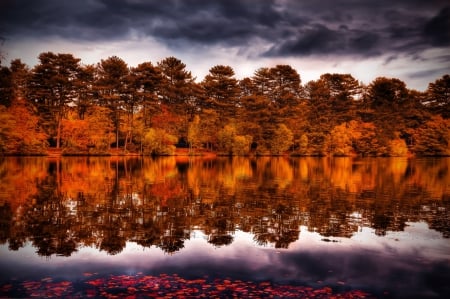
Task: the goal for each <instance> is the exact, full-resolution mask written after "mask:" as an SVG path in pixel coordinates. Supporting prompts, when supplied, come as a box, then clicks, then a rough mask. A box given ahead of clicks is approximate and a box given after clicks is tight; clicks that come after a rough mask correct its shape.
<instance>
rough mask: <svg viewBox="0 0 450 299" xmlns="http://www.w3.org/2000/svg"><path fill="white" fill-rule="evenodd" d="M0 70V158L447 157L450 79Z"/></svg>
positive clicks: (150, 68) (178, 65) (95, 68)
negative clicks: (411, 82) (410, 81)
mask: <svg viewBox="0 0 450 299" xmlns="http://www.w3.org/2000/svg"><path fill="white" fill-rule="evenodd" d="M38 58H39V63H38V64H37V65H36V66H34V67H33V68H31V69H30V68H29V66H27V65H26V64H24V63H23V62H22V61H21V60H20V59H15V60H12V61H11V63H10V66H9V67H8V66H2V65H1V64H0V155H47V154H49V153H53V154H55V153H56V154H62V155H127V154H135V155H174V154H180V153H184V154H190V155H202V154H205V153H214V154H218V155H286V154H287V155H299V156H363V157H364V156H448V155H450V119H449V117H450V75H448V74H447V75H444V76H443V77H441V78H437V79H436V81H435V82H431V83H429V85H428V88H427V90H425V91H423V92H421V91H417V90H411V89H408V88H407V86H406V84H405V83H404V82H403V81H401V80H399V79H397V78H386V77H378V78H375V79H374V80H373V81H372V82H371V83H370V84H368V85H365V84H363V83H361V82H359V81H358V80H357V79H356V78H354V77H353V76H352V75H350V74H330V73H327V74H323V75H321V76H320V78H319V79H317V80H313V81H309V82H306V83H302V81H301V77H300V75H299V73H298V72H297V71H296V70H295V69H294V68H292V67H291V66H290V65H276V66H271V67H261V68H259V69H257V70H255V71H254V74H253V76H252V77H247V78H243V79H237V78H236V77H235V73H234V70H233V68H232V67H230V66H226V65H216V66H213V67H211V69H210V70H209V73H208V74H207V75H206V76H205V77H204V78H203V80H201V81H200V80H197V78H195V77H194V76H193V75H192V73H191V72H190V71H189V70H187V69H186V65H185V64H184V63H183V62H182V61H181V60H179V59H178V58H176V57H167V58H165V59H163V60H161V61H159V62H157V63H156V64H154V63H152V62H143V63H141V64H139V65H137V66H136V67H130V66H129V65H128V64H127V63H126V62H125V61H124V60H123V59H121V58H119V57H117V56H111V57H108V58H107V59H102V60H101V61H100V62H99V63H97V64H93V65H92V64H91V65H85V64H82V63H81V59H79V58H76V57H74V56H73V54H67V53H62V54H61V53H58V54H56V53H53V52H44V53H41V54H40V55H39V57H38Z"/></svg>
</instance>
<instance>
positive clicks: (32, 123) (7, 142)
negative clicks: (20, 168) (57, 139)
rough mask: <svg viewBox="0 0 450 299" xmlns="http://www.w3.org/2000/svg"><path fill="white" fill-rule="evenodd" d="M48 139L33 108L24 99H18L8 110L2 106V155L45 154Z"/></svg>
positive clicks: (0, 126)
mask: <svg viewBox="0 0 450 299" xmlns="http://www.w3.org/2000/svg"><path fill="white" fill-rule="evenodd" d="M47 137H48V136H47V134H45V133H44V131H43V130H42V129H41V127H40V125H39V117H38V116H37V115H36V114H35V111H34V109H33V106H31V105H30V104H29V103H27V102H26V101H25V100H24V99H22V98H18V99H16V100H15V101H14V102H13V103H12V105H11V106H10V107H8V108H7V107H5V106H3V105H0V153H5V154H20V155H23V154H43V153H44V152H45V149H46V148H47Z"/></svg>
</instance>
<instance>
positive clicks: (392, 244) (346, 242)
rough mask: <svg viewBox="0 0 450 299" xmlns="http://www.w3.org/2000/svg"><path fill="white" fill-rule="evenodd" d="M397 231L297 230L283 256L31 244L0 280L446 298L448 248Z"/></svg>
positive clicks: (6, 260) (12, 257)
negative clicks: (204, 281)
mask: <svg viewBox="0 0 450 299" xmlns="http://www.w3.org/2000/svg"><path fill="white" fill-rule="evenodd" d="M408 224H409V225H408V226H407V227H406V228H405V231H403V232H388V233H387V234H386V236H384V237H381V236H377V235H375V233H374V231H373V230H372V229H368V228H362V229H360V230H359V232H358V233H356V234H355V235H354V236H353V237H352V238H350V239H346V238H329V239H324V237H323V236H320V235H319V234H317V233H312V232H308V231H307V229H306V227H301V233H300V238H299V240H297V241H296V242H294V243H292V244H290V246H289V248H288V249H276V248H274V247H273V246H270V245H269V246H258V245H256V243H255V242H254V241H253V235H251V234H249V233H244V232H241V231H237V232H235V233H234V235H233V237H234V241H233V243H232V244H231V245H229V246H222V247H214V246H213V245H211V244H209V243H207V236H206V235H204V234H203V233H202V232H201V231H193V232H192V233H191V238H190V239H189V240H186V242H185V247H184V248H183V249H181V251H179V252H176V253H175V254H173V255H169V254H167V253H164V252H163V251H162V250H160V249H159V248H155V247H151V248H144V247H142V246H140V245H137V244H136V243H133V242H128V243H127V246H126V248H125V249H124V250H123V251H122V252H121V253H120V254H117V255H114V256H111V255H108V254H107V253H105V252H104V251H99V250H97V249H95V248H89V247H84V248H81V249H80V250H79V251H78V252H76V253H74V254H72V256H70V257H58V256H52V257H50V258H45V257H38V256H37V255H36V254H35V248H33V247H32V246H31V245H30V244H28V245H27V246H25V247H24V248H21V249H19V250H18V251H8V249H7V245H6V246H5V245H3V246H1V247H0V254H1V256H0V266H1V269H3V270H2V273H1V280H2V281H5V280H8V279H10V278H16V279H39V278H42V277H45V276H52V277H56V278H58V277H59V278H64V279H71V280H76V279H77V277H80V276H82V274H83V273H84V272H97V273H105V274H110V273H126V274H133V273H136V272H139V271H142V272H144V273H147V274H160V273H177V274H180V275H182V276H184V277H187V278H196V277H203V276H205V275H208V276H209V277H211V278H215V277H222V278H225V277H231V278H233V279H242V280H271V281H274V282H280V283H296V284H308V285H312V286H320V285H331V286H335V287H340V288H344V289H345V288H347V287H351V288H361V289H366V290H369V291H371V292H374V293H375V294H383V292H384V291H387V292H389V294H391V295H394V296H400V295H404V296H405V297H408V296H411V295H417V294H421V296H426V295H432V294H437V293H438V292H440V295H442V296H444V295H447V294H448V292H449V287H447V286H446V285H447V282H448V281H449V279H450V242H448V239H443V238H442V235H441V234H440V233H439V232H436V231H433V230H429V229H428V226H427V224H425V223H408Z"/></svg>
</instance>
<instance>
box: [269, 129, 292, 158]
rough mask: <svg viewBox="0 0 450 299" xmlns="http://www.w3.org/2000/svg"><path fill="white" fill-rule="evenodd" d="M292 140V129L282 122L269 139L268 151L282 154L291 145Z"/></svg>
mask: <svg viewBox="0 0 450 299" xmlns="http://www.w3.org/2000/svg"><path fill="white" fill-rule="evenodd" d="M293 140H294V135H293V134H292V131H291V130H289V128H288V127H286V125H284V124H280V125H278V127H277V129H276V130H275V131H274V134H273V136H272V138H271V139H270V152H271V153H272V154H275V155H280V154H283V153H284V152H286V151H287V150H288V149H289V147H291V145H292V143H293Z"/></svg>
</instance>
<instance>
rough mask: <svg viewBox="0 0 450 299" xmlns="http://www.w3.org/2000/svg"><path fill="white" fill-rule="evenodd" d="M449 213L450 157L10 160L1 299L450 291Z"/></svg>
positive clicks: (1, 205)
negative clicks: (145, 289)
mask: <svg viewBox="0 0 450 299" xmlns="http://www.w3.org/2000/svg"><path fill="white" fill-rule="evenodd" d="M449 209H450V159H448V158H427V159H406V158H372V159H369V158H367V159H352V158H333V159H331V158H295V159H290V158H285V157H278V158H269V157H264V158H233V159H229V158H218V159H200V158H195V159H189V158H186V157H167V158H158V159H151V158H145V159H137V158H136V159H127V158H117V157H111V158H92V157H89V158H88V157H80V158H61V159H51V158H13V157H11V158H4V159H2V160H1V161H0V244H1V245H0V269H2V270H1V272H0V287H2V289H1V290H0V295H2V296H24V297H27V296H31V295H33V294H36V293H30V292H32V291H33V290H34V291H35V292H36V289H38V288H39V290H41V291H42V290H43V287H42V284H46V283H47V285H48V284H49V283H54V284H56V283H57V282H62V283H63V284H64V285H66V286H67V285H69V284H70V288H71V289H70V291H71V292H72V294H75V295H77V296H80V297H88V295H92V296H96V297H97V296H102V293H99V292H97V293H89V292H88V291H89V289H88V287H87V286H92V285H94V284H95V283H94V282H96V281H97V282H98V280H95V279H106V278H108V277H109V278H111V277H119V276H120V277H122V278H123V277H128V278H130V277H134V278H133V279H135V280H136V278H135V277H144V276H145V277H147V276H148V277H161V275H169V276H170V277H174V276H173V275H175V277H181V278H182V279H185V280H196V279H197V280H198V279H203V280H204V281H206V282H205V283H208V282H213V281H214V280H219V281H221V282H223V281H231V282H236V281H238V282H240V281H243V282H248V283H255V284H258V283H259V284H261V283H264V284H266V283H270V285H271V286H303V287H310V288H313V289H317V290H319V289H322V290H323V289H324V288H325V287H326V288H330V289H331V290H332V292H333V293H334V294H344V293H345V292H351V291H353V290H359V291H362V292H365V293H368V294H370V296H374V297H381V298H411V297H423V298H427V297H428V298H445V297H448V296H449V294H450V288H449V286H448V281H450V280H449V279H450V242H449V237H450V215H449V214H450V213H449ZM112 275H114V276H112ZM177 279H178V278H177ZM93 281H94V282H93ZM34 282H39V283H40V284H41V286H35V285H33V283H34ZM59 287H60V286H59ZM327 290H328V289H327ZM39 294H41V295H42V294H43V293H39ZM52 294H53V295H55V293H48V292H47V293H46V296H48V297H51V296H52ZM56 294H57V293H56ZM229 294H230V296H231V293H229ZM103 295H104V294H103ZM241 295H242V294H241ZM368 296H369V295H368Z"/></svg>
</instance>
